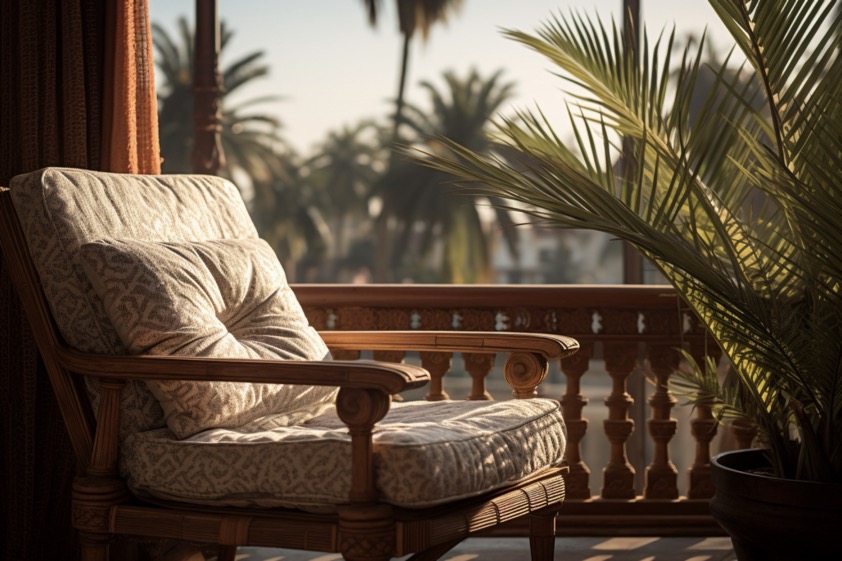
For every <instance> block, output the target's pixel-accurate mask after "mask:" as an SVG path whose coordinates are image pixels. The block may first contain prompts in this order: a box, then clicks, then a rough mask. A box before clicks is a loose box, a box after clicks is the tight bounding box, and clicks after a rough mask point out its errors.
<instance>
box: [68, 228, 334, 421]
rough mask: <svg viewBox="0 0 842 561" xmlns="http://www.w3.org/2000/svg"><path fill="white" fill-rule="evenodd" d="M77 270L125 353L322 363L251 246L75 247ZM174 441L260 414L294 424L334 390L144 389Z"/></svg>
mask: <svg viewBox="0 0 842 561" xmlns="http://www.w3.org/2000/svg"><path fill="white" fill-rule="evenodd" d="M80 256H81V262H82V266H83V268H84V270H85V272H86V273H87V276H88V279H89V280H90V281H91V284H92V285H93V287H94V290H95V291H96V293H97V295H98V296H99V297H100V298H101V299H102V302H103V304H104V305H105V311H106V313H107V315H108V318H109V320H110V321H111V324H112V325H113V326H114V328H115V329H116V331H117V334H118V335H119V336H120V340H121V341H122V343H123V345H124V346H125V347H126V348H127V349H128V351H129V353H132V354H150V355H182V356H193V357H218V358H272V359H283V360H323V359H325V358H329V353H328V350H327V347H326V346H325V344H324V342H323V341H322V339H321V337H319V334H318V333H316V331H315V330H314V329H313V328H312V327H310V326H309V324H308V322H307V318H306V316H305V315H304V311H303V310H302V309H301V306H300V305H299V304H298V300H296V298H295V295H294V294H293V293H292V289H291V288H290V286H289V284H288V283H287V280H286V276H285V274H284V270H283V268H282V267H281V265H280V263H278V259H277V257H276V256H275V252H274V251H273V250H272V248H271V247H269V244H267V243H266V242H265V241H263V240H261V239H243V240H208V241H201V242H150V241H142V240H132V239H124V240H113V239H105V240H99V241H96V242H90V243H86V244H83V245H82V247H81V250H80ZM147 384H148V386H149V388H150V389H151V390H152V393H153V394H155V397H156V398H157V399H158V401H159V402H160V403H161V406H162V407H163V410H164V414H165V418H166V421H167V426H168V427H169V428H170V430H171V431H172V432H173V433H174V434H175V435H176V436H177V437H178V438H186V437H188V436H190V435H192V434H195V433H197V432H199V431H202V430H205V429H208V428H214V427H237V426H240V425H243V424H246V423H249V422H251V421H253V420H255V419H257V418H260V417H265V416H267V415H270V414H281V415H283V418H284V422H286V423H299V422H303V421H306V420H307V419H310V418H312V417H315V416H317V415H319V414H321V413H323V412H324V411H325V409H326V408H327V407H329V406H330V405H331V404H332V403H333V401H334V399H335V396H336V393H337V390H336V388H331V387H320V386H301V385H291V384H251V383H236V382H201V381H198V382H197V381H178V380H164V381H150V382H147Z"/></svg>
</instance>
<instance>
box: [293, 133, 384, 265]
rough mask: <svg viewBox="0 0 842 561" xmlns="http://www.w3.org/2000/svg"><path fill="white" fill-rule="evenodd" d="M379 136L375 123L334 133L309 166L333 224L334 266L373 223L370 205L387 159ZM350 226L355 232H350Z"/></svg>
mask: <svg viewBox="0 0 842 561" xmlns="http://www.w3.org/2000/svg"><path fill="white" fill-rule="evenodd" d="M379 133H380V131H379V130H378V129H377V127H376V125H375V124H374V123H373V122H372V121H362V122H360V123H358V124H357V125H355V126H344V127H342V128H341V129H340V130H338V131H331V132H330V133H329V134H328V138H327V139H326V140H325V141H324V142H323V143H322V144H321V145H320V146H319V147H318V149H317V153H316V155H315V156H313V157H312V158H310V159H309V160H308V161H307V163H306V165H307V168H308V170H309V173H310V177H309V180H310V183H311V184H312V185H313V186H314V188H315V189H316V190H318V191H319V192H320V193H321V200H322V202H323V204H324V207H323V214H324V215H325V216H327V217H328V219H329V221H330V224H331V228H330V229H331V232H332V234H333V238H332V241H333V243H332V244H331V248H332V252H331V253H332V255H331V257H332V258H333V260H334V264H335V262H336V261H337V260H338V259H340V258H341V257H343V256H344V255H345V254H346V253H347V252H348V248H349V247H350V245H351V244H352V243H353V242H354V241H355V238H359V237H360V236H361V235H364V234H366V233H367V232H365V229H366V228H368V227H370V224H371V222H372V220H371V216H370V213H369V202H370V200H371V197H372V194H373V188H374V185H375V183H376V182H377V180H378V179H379V177H380V176H381V175H382V174H383V170H384V169H385V159H386V150H384V148H383V145H382V143H380V142H378V140H379V138H378V136H379ZM349 223H351V224H353V225H354V229H353V231H348V230H349V228H348V225H349Z"/></svg>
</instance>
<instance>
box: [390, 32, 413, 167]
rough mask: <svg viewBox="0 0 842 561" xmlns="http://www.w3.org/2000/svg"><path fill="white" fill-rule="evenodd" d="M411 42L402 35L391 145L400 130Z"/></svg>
mask: <svg viewBox="0 0 842 561" xmlns="http://www.w3.org/2000/svg"><path fill="white" fill-rule="evenodd" d="M411 40H412V35H411V34H409V33H404V36H403V56H402V57H401V77H400V81H399V82H398V97H397V100H396V102H395V128H394V130H393V131H392V142H393V143H397V141H398V129H399V128H400V123H401V116H402V115H403V97H404V90H405V89H406V71H407V68H408V67H409V44H410V41H411ZM392 157H394V152H392Z"/></svg>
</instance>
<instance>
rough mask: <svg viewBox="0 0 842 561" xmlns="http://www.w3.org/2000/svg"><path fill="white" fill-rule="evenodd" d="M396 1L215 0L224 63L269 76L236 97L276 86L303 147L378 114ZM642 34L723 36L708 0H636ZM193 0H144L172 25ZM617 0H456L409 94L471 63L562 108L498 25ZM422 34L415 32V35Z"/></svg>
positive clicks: (388, 78) (289, 126) (602, 7)
mask: <svg viewBox="0 0 842 561" xmlns="http://www.w3.org/2000/svg"><path fill="white" fill-rule="evenodd" d="M393 4H395V1H394V0H382V1H381V9H382V13H381V14H380V16H381V17H380V18H379V19H380V21H379V24H378V27H377V28H371V27H370V26H369V24H368V20H367V15H366V11H365V9H364V8H363V3H362V2H361V1H360V0H219V10H220V15H221V18H222V19H224V20H225V21H226V24H227V25H228V26H230V28H231V29H232V30H234V32H235V35H234V38H233V40H232V43H231V44H230V46H229V47H227V51H228V52H226V53H224V54H223V60H222V64H223V66H224V65H225V64H226V63H227V62H230V61H232V60H234V59H235V58H239V57H240V56H242V55H243V54H246V53H249V52H252V51H255V50H264V51H265V52H266V54H267V56H266V62H268V64H269V65H270V68H271V72H270V75H269V77H267V78H262V79H260V80H258V81H256V82H255V83H254V85H250V86H247V87H245V88H243V90H242V93H241V95H240V96H239V97H238V98H236V99H239V100H243V99H247V98H253V97H258V96H262V95H278V96H281V97H282V98H283V100H282V101H279V102H273V103H267V104H265V105H264V106H263V112H266V113H272V114H276V115H277V116H279V117H280V118H281V120H282V121H283V124H284V129H283V134H284V137H285V138H287V139H288V140H289V142H290V143H291V144H292V145H293V146H294V147H295V148H296V149H298V150H299V151H302V152H307V151H308V150H309V149H310V148H311V147H312V145H313V144H314V143H317V142H319V141H320V140H321V139H322V138H324V137H325V135H326V133H327V132H328V131H329V130H331V129H336V128H339V127H341V126H342V125H346V124H347V125H351V124H354V123H356V122H358V121H359V120H360V119H363V118H377V119H384V118H385V116H386V115H387V114H388V113H389V112H390V111H391V110H392V108H393V105H392V103H391V101H390V100H392V99H394V97H395V93H396V90H397V79H398V73H399V57H400V49H401V37H400V34H399V32H398V28H397V18H396V15H395V12H394V6H393ZM641 4H642V11H643V14H642V19H643V21H644V25H645V26H646V28H647V29H648V30H649V33H650V35H652V34H655V33H656V32H659V31H660V30H661V29H662V28H664V27H665V26H669V27H672V25H675V26H676V27H677V28H678V30H679V31H680V32H693V33H695V34H697V35H699V34H701V32H702V31H703V30H704V29H705V26H707V28H708V34H709V35H710V36H712V37H713V40H714V41H715V42H716V43H717V44H724V45H730V42H729V41H728V39H727V33H726V32H725V30H724V28H723V27H722V25H721V24H720V23H719V22H718V21H716V17H715V14H714V13H713V11H712V10H711V8H710V7H709V6H708V4H707V2H706V0H641ZM194 6H195V2H194V0H150V10H151V16H152V20H153V21H155V22H157V23H160V24H162V25H163V26H164V27H166V28H168V29H170V30H173V29H174V26H175V23H176V21H177V19H178V17H179V16H182V15H185V16H187V17H188V18H189V20H190V21H191V22H192V21H193V12H194V9H195V8H194ZM621 6H622V2H621V0H463V5H462V9H461V11H460V12H459V13H457V14H456V15H454V16H453V17H452V18H451V19H450V21H449V22H447V23H446V24H445V25H438V26H436V27H435V28H434V29H433V30H432V33H431V34H430V37H429V40H428V41H427V43H426V44H423V43H422V42H421V41H420V40H416V41H415V44H414V45H413V51H412V58H411V61H410V69H409V78H408V81H407V99H408V101H410V102H413V103H416V104H418V105H421V106H424V105H425V104H426V94H425V93H424V92H423V90H421V89H420V88H418V85H417V84H418V82H419V81H421V80H429V81H432V82H433V83H435V84H441V83H442V80H441V78H440V77H441V74H442V72H444V71H445V70H453V71H455V72H456V73H457V74H459V75H465V74H467V73H468V72H469V71H470V69H471V68H476V69H477V70H478V71H479V72H480V74H481V75H482V76H490V75H491V74H492V73H493V72H495V71H496V70H498V69H500V68H503V69H504V74H503V76H504V77H505V78H507V79H508V80H510V81H513V82H515V83H516V94H517V95H516V98H514V102H513V103H514V104H515V105H516V106H527V107H529V106H533V105H535V104H536V103H537V104H538V105H540V107H541V108H542V109H543V110H544V111H545V112H546V113H548V114H549V115H550V117H551V118H552V117H554V116H560V115H561V99H562V98H561V94H560V91H559V90H560V88H561V87H562V85H563V84H562V82H561V80H559V79H558V78H556V77H554V76H553V75H552V74H551V73H550V72H549V70H550V65H549V64H548V63H545V62H544V59H543V57H541V56H540V55H538V54H536V53H534V52H532V51H531V50H529V49H527V48H525V47H523V46H521V45H520V44H518V43H515V42H513V41H511V40H508V39H505V38H504V37H502V36H501V34H500V31H499V30H500V28H501V27H505V28H513V29H518V30H522V31H532V30H534V29H535V28H537V27H538V26H539V25H540V24H541V23H542V22H544V21H546V20H547V19H548V18H549V17H551V16H552V14H554V13H557V12H558V11H559V10H563V11H566V10H569V9H571V8H572V9H575V10H581V11H584V12H585V13H594V12H596V13H598V14H599V15H600V16H601V17H603V18H604V19H610V18H611V17H612V16H613V17H614V18H616V19H617V20H618V21H619V20H620V14H621ZM419 39H420V38H419Z"/></svg>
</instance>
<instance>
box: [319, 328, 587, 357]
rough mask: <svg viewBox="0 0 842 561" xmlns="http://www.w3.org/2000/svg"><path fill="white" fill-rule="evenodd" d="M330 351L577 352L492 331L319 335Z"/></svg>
mask: <svg viewBox="0 0 842 561" xmlns="http://www.w3.org/2000/svg"><path fill="white" fill-rule="evenodd" d="M319 335H321V337H322V339H323V340H324V342H325V344H327V346H328V347H330V348H331V349H333V350H368V351H381V350H401V351H443V352H444V351H448V352H473V353H478V352H487V353H496V352H528V353H537V354H539V355H541V356H543V357H544V358H546V359H556V358H563V357H566V356H569V355H572V354H573V353H575V352H576V351H577V350H578V349H579V343H578V341H576V340H575V339H572V338H570V337H565V336H563V335H548V334H543V333H508V332H505V333H502V332H496V331H320V332H319Z"/></svg>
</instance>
